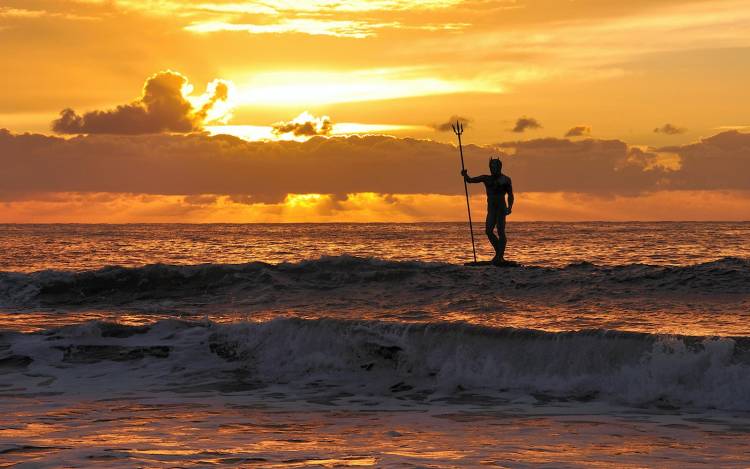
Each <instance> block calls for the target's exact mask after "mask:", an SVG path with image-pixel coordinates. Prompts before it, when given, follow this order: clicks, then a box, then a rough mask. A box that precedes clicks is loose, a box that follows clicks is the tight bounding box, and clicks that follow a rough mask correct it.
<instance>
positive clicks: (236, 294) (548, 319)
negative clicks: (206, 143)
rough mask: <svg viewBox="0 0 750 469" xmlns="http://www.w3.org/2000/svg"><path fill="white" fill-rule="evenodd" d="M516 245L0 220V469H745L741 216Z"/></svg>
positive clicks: (749, 307) (330, 230)
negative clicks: (501, 257)
mask: <svg viewBox="0 0 750 469" xmlns="http://www.w3.org/2000/svg"><path fill="white" fill-rule="evenodd" d="M475 232H476V240H477V247H478V254H479V256H480V257H481V258H488V257H490V253H489V250H488V243H487V242H486V240H485V238H484V236H483V233H482V229H481V227H479V226H477V227H475ZM508 235H509V247H508V252H507V257H508V258H511V259H514V260H517V261H519V262H520V263H521V264H522V265H520V266H517V267H503V268H497V267H492V266H485V267H467V266H464V265H463V263H464V262H466V261H469V260H471V244H470V240H469V233H468V227H467V226H466V224H463V223H430V224H308V225H305V224H301V225H0V398H2V399H1V400H0V415H2V419H0V467H4V466H6V465H13V464H21V465H22V467H23V465H24V464H28V465H29V466H28V467H58V466H65V467H91V466H102V467H135V466H138V467H214V466H227V467H237V466H243V467H252V466H257V467H346V466H371V467H475V466H494V467H539V466H547V467H577V466H585V467H599V466H609V465H616V466H618V467H646V466H648V467H699V466H710V467H717V466H721V467H747V466H748V465H749V464H750V325H749V324H750V322H749V321H748V320H749V319H750V223H630V224H627V223H574V224H566V223H510V224H509V227H508Z"/></svg>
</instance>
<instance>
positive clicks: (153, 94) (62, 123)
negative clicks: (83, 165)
mask: <svg viewBox="0 0 750 469" xmlns="http://www.w3.org/2000/svg"><path fill="white" fill-rule="evenodd" d="M190 90H191V86H190V85H189V83H188V79H187V78H186V77H185V76H184V75H182V74H180V73H177V72H173V71H163V72H159V73H157V74H155V75H153V76H152V77H150V78H149V79H148V80H146V84H145V85H144V87H143V94H142V96H141V97H140V98H139V99H138V100H136V101H135V102H133V103H130V104H123V105H120V106H117V107H116V108H115V109H111V110H107V111H91V112H86V113H84V114H83V115H79V114H78V113H76V112H75V111H74V110H73V109H64V110H63V111H62V112H61V113H60V118H58V119H57V120H55V121H53V122H52V129H53V130H54V131H55V132H58V133H63V134H128V135H133V134H147V133H159V132H192V131H196V130H200V129H201V128H202V126H203V123H204V122H206V121H207V120H208V118H209V116H211V113H212V111H213V110H214V109H215V108H217V105H218V104H220V103H224V104H225V103H227V102H228V99H229V84H228V83H227V82H224V81H221V80H216V81H214V82H212V83H211V84H209V87H208V90H207V92H206V94H204V95H203V96H201V97H198V98H195V99H193V100H191V99H190V98H189V94H190ZM194 102H195V103H200V106H199V107H198V108H197V109H196V107H195V106H194Z"/></svg>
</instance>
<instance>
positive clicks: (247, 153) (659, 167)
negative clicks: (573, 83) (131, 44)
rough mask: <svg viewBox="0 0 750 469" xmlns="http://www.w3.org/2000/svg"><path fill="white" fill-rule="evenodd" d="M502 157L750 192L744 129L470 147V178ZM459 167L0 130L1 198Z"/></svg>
mask: <svg viewBox="0 0 750 469" xmlns="http://www.w3.org/2000/svg"><path fill="white" fill-rule="evenodd" d="M498 152H500V153H501V155H502V158H503V161H504V171H506V172H507V173H508V174H509V175H510V176H511V177H513V181H514V186H515V187H516V190H518V191H521V192H550V193H551V192H570V193H586V194H592V195H597V196H607V197H612V196H618V195H619V196H632V195H638V194H643V193H649V192H653V191H671V190H682V191H692V190H740V191H741V190H750V179H749V178H747V176H746V173H747V168H748V167H750V133H741V132H737V131H729V132H724V133H720V134H717V135H714V136H713V137H710V138H706V139H703V140H700V141H698V142H695V143H692V144H690V145H682V146H672V147H662V148H641V147H632V146H629V145H628V144H626V143H625V142H623V141H620V140H599V139H591V138H588V139H583V140H576V141H571V140H567V139H555V138H544V139H533V140H528V141H516V142H504V143H500V144H498V145H495V146H476V145H466V146H465V147H464V157H465V159H466V165H467V168H468V169H469V172H470V174H472V175H476V174H481V173H485V172H486V171H487V160H488V158H489V157H490V156H491V155H495V154H497V153H498ZM459 166H460V165H459V160H458V154H457V150H456V148H455V146H454V145H450V144H443V143H438V142H434V141H430V140H417V139H412V138H395V137H388V136H377V135H368V136H363V137H359V136H350V137H329V138H321V137H312V138H310V139H309V140H306V141H304V142H302V141H275V142H274V141H270V142H269V141H266V142H248V141H244V140H241V139H239V138H236V137H231V136H228V135H217V136H213V137H211V136H208V135H206V134H202V133H193V134H185V135H180V134H149V135H88V136H78V137H74V138H68V139H65V138H59V137H50V136H44V135H38V134H20V135H19V134H12V133H10V132H8V131H0V167H1V168H3V170H2V171H0V200H9V199H12V198H14V197H18V196H19V194H25V193H48V192H56V193H61V192H79V193H94V192H96V193H132V194H154V195H183V196H189V195H201V194H216V195H222V194H223V195H227V194H231V195H234V196H237V197H245V196H246V197H248V198H249V200H252V201H256V202H259V201H260V202H268V203H277V202H279V201H282V200H284V199H285V198H286V197H287V194H331V195H333V196H334V197H341V196H344V195H346V194H353V193H363V192H372V193H380V194H442V195H460V194H461V193H462V192H463V185H462V183H461V179H460V176H459ZM472 190H473V191H476V192H480V193H481V191H482V188H481V187H476V186H475V187H473V188H472Z"/></svg>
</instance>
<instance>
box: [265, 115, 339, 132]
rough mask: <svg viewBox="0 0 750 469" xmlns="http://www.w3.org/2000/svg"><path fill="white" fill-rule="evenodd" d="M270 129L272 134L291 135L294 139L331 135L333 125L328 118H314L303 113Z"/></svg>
mask: <svg viewBox="0 0 750 469" xmlns="http://www.w3.org/2000/svg"><path fill="white" fill-rule="evenodd" d="M272 127H273V133H274V134H276V135H284V134H292V135H294V136H295V137H313V136H315V135H331V132H332V131H333V123H332V122H331V118H330V117H328V116H321V117H315V116H313V115H312V114H310V113H308V112H303V113H302V114H300V115H299V116H297V117H295V118H294V119H293V120H291V121H288V122H277V123H275V124H273V126H272Z"/></svg>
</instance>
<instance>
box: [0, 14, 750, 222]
mask: <svg viewBox="0 0 750 469" xmlns="http://www.w3.org/2000/svg"><path fill="white" fill-rule="evenodd" d="M0 50H2V53H3V60H2V61H0V129H2V130H0V222H22V223H23V222H329V221H342V222H347V221H355V222H368V221H375V222H388V221H394V222H410V221H452V220H462V219H463V217H464V211H465V200H464V198H463V184H462V182H461V178H460V175H459V171H460V161H459V157H458V151H457V148H456V140H455V136H454V135H453V133H452V132H451V131H450V125H449V123H450V122H453V121H455V120H461V121H462V122H464V124H465V133H464V136H463V140H464V143H465V144H466V145H465V148H464V153H465V156H466V163H467V168H468V169H469V172H470V173H471V174H479V173H482V172H486V171H487V160H488V158H489V157H491V156H500V157H501V159H502V160H503V162H504V172H505V173H506V174H508V175H509V176H510V177H511V178H512V179H513V186H514V189H515V192H516V207H515V209H514V213H513V215H512V216H511V219H512V220H518V221H531V220H561V221H577V220H613V221H622V220H643V221H652V220H696V221H701V220H750V177H748V176H747V174H748V172H749V171H748V170H750V90H749V89H748V86H747V83H750V2H748V1H747V0H743V1H738V0H712V1H701V0H648V1H647V0H631V1H628V2H623V1H604V0H423V1H412V0H351V1H335V0H310V1H302V0H299V1H291V0H263V1H242V0H190V1H187V0H186V1H176V0H0ZM471 190H472V199H471V202H472V204H473V208H474V209H475V210H476V211H477V212H478V213H480V215H479V216H480V217H481V213H482V212H483V210H484V207H483V204H484V195H483V189H482V188H481V187H478V186H472V187H471Z"/></svg>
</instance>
